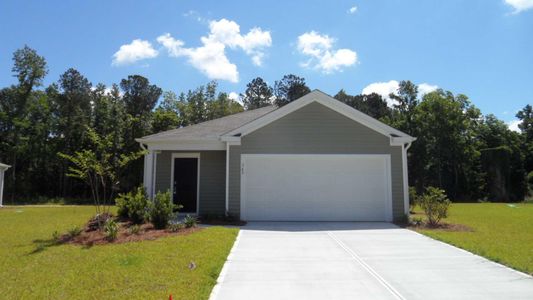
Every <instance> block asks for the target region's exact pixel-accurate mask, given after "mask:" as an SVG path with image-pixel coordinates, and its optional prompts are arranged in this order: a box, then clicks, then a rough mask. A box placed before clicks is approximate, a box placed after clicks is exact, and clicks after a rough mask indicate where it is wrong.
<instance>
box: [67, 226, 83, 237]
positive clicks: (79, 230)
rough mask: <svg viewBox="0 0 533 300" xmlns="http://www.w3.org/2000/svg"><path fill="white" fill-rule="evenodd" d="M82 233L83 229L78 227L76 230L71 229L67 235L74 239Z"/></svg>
mask: <svg viewBox="0 0 533 300" xmlns="http://www.w3.org/2000/svg"><path fill="white" fill-rule="evenodd" d="M81 232H82V229H81V228H80V227H79V226H76V227H74V228H71V229H69V230H68V231H67V234H68V236H69V238H74V237H77V236H78V235H80V234H81Z"/></svg>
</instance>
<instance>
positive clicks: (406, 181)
mask: <svg viewBox="0 0 533 300" xmlns="http://www.w3.org/2000/svg"><path fill="white" fill-rule="evenodd" d="M412 143H413V142H412V141H411V142H409V143H406V144H403V145H402V169H403V197H404V213H405V216H406V217H409V172H408V170H407V150H409V148H410V147H411V144H412Z"/></svg>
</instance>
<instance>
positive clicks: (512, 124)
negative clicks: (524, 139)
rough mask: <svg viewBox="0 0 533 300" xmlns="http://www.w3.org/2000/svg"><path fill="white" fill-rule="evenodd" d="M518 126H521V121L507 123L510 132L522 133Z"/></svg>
mask: <svg viewBox="0 0 533 300" xmlns="http://www.w3.org/2000/svg"><path fill="white" fill-rule="evenodd" d="M518 124H520V120H514V121H509V122H507V126H508V127H509V129H510V130H512V131H516V132H520V128H518Z"/></svg>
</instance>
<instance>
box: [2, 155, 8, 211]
mask: <svg viewBox="0 0 533 300" xmlns="http://www.w3.org/2000/svg"><path fill="white" fill-rule="evenodd" d="M9 168H10V166H8V165H6V164H3V163H0V207H2V205H3V203H4V202H3V201H4V200H3V195H4V174H5V172H6V170H7V169H9Z"/></svg>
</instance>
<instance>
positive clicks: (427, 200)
mask: <svg viewBox="0 0 533 300" xmlns="http://www.w3.org/2000/svg"><path fill="white" fill-rule="evenodd" d="M418 204H419V205H420V207H421V208H422V210H424V212H425V213H426V216H427V219H428V223H429V225H430V226H437V225H438V224H439V222H440V220H441V219H442V218H446V217H447V216H448V208H449V207H450V204H451V201H450V200H449V199H448V197H447V196H446V194H445V192H444V191H443V190H441V189H439V188H435V187H428V188H427V189H426V192H425V193H424V194H423V195H422V196H420V197H419V198H418Z"/></svg>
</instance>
